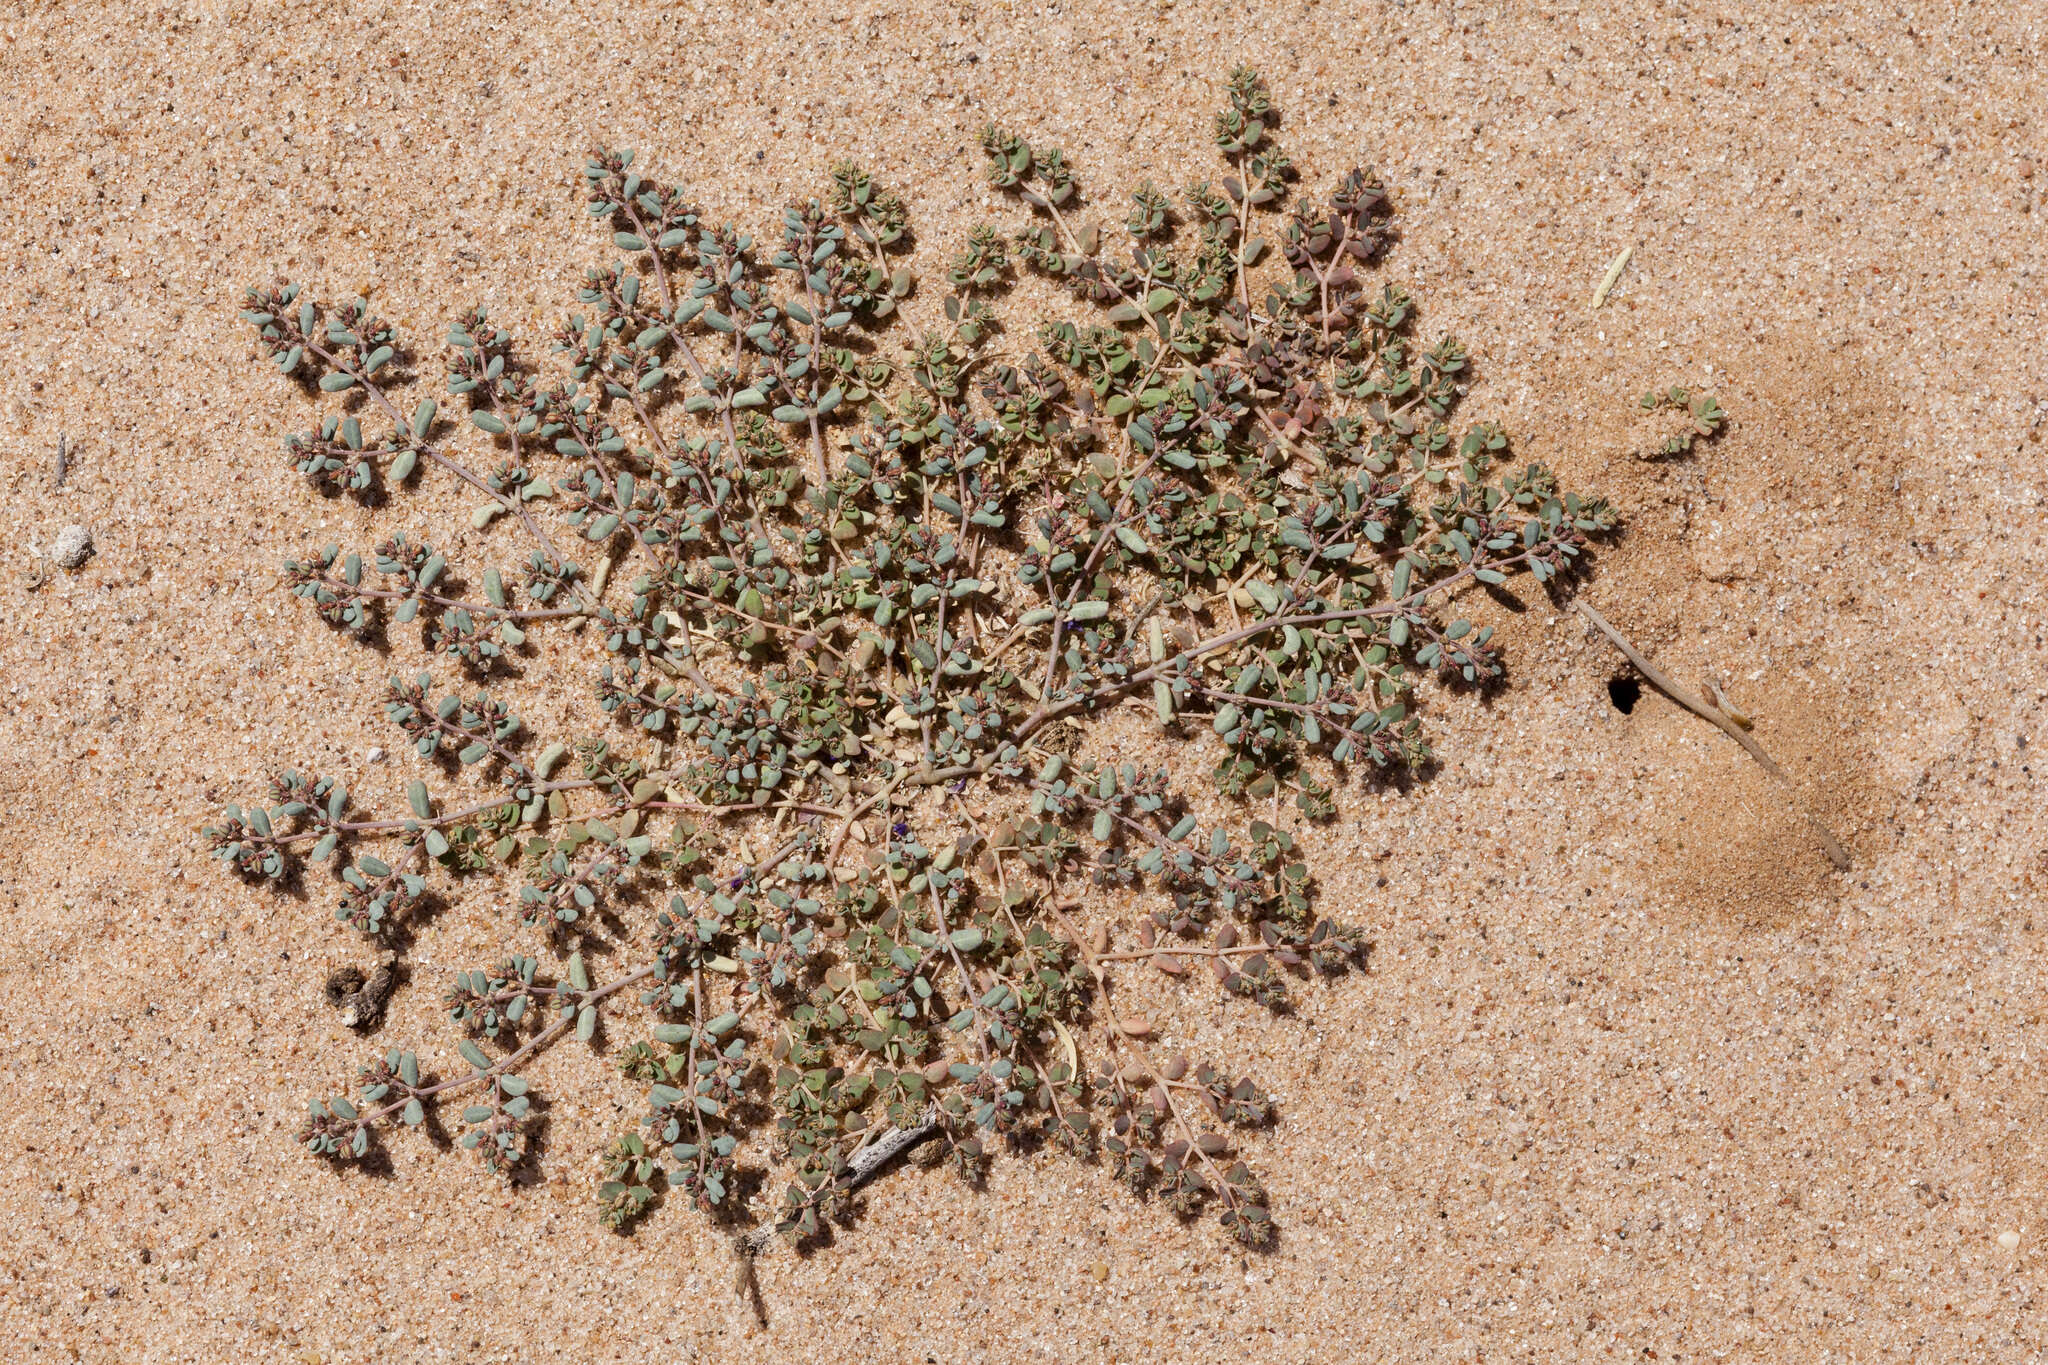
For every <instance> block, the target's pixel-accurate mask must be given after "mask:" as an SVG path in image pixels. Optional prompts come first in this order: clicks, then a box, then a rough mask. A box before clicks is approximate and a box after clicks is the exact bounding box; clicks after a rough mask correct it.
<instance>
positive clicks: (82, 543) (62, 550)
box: [50, 526, 92, 569]
mask: <svg viewBox="0 0 2048 1365" xmlns="http://www.w3.org/2000/svg"><path fill="white" fill-rule="evenodd" d="M50 558H51V559H54V560H56V561H57V567H58V568H60V569H75V568H78V567H79V566H80V565H82V564H84V563H85V561H86V560H88V559H91V558H92V532H90V531H88V530H86V529H85V528H84V527H83V526H67V527H65V528H64V529H63V530H61V531H59V532H58V533H57V543H56V544H55V545H53V546H51V547H50Z"/></svg>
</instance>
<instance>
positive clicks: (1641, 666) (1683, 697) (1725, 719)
mask: <svg viewBox="0 0 2048 1365" xmlns="http://www.w3.org/2000/svg"><path fill="white" fill-rule="evenodd" d="M1572 605H1573V606H1574V607H1576V608H1577V609H1578V612H1579V615H1581V616H1583V617H1585V618H1586V619H1587V620H1588V621H1591V622H1592V623H1593V624H1594V625H1595V626H1598V627H1599V628H1600V633H1601V634H1603V635H1605V636H1606V637H1607V638H1608V640H1609V641H1610V642H1611V643H1612V644H1613V645H1614V647H1615V648H1616V649H1618V650H1620V651H1621V652H1622V655H1623V656H1624V657H1625V658H1627V660H1628V661H1629V662H1630V663H1632V664H1634V665H1635V667H1636V671H1637V672H1638V673H1641V674H1642V675H1643V676H1644V677H1645V678H1647V679H1648V680H1649V682H1650V685H1651V686H1652V687H1654V688H1656V689H1657V690H1658V691H1659V692H1662V693H1663V694H1664V695H1665V696H1667V697H1669V698H1671V700H1673V701H1675V702H1677V703H1678V704H1679V705H1680V706H1683V707H1684V708H1685V709H1686V710H1688V711H1690V712H1692V713H1693V714H1694V715H1696V716H1698V717H1700V718H1701V719H1702V720H1707V721H1711V722H1713V724H1715V725H1716V726H1718V727H1719V728H1720V729H1721V731H1722V732H1723V733H1724V734H1726V735H1727V736H1728V737H1729V738H1731V739H1733V740H1734V741H1735V742H1736V743H1737V744H1740V745H1741V746H1742V747H1743V750H1744V751H1745V752H1747V753H1748V754H1749V756H1750V757H1751V758H1753V759H1755V760H1756V761H1757V764H1758V766H1760V767H1762V768H1763V770H1764V771H1765V772H1767V773H1769V774H1770V775H1771V776H1772V777H1774V778H1776V779H1777V780H1778V782H1779V784H1780V785H1782V786H1783V787H1784V788H1785V790H1786V793H1787V794H1788V795H1790V796H1791V797H1792V798H1793V802H1792V804H1793V808H1794V809H1795V810H1797V811H1798V812H1799V813H1800V814H1801V815H1803V816H1805V817H1806V823H1807V824H1809V825H1811V826H1812V827H1813V832H1814V834H1815V836H1816V837H1818V838H1819V839H1820V844H1821V847H1822V848H1823V849H1825V850H1827V855H1828V861H1829V862H1831V863H1833V864H1834V865H1835V869H1836V870H1837V871H1839V872H1847V871H1848V870H1849V850H1848V849H1846V848H1844V847H1842V842H1841V840H1839V839H1837V838H1835V836H1834V835H1833V834H1832V833H1831V832H1830V831H1829V830H1828V827H1827V826H1826V825H1824V824H1822V823H1821V821H1820V817H1819V816H1817V815H1815V814H1814V813H1813V812H1812V811H1810V810H1807V809H1806V808H1805V807H1804V806H1802V805H1800V804H1799V800H1798V793H1797V791H1796V790H1795V789H1794V788H1793V786H1792V779H1791V778H1790V777H1788V776H1786V774H1785V770H1784V769H1783V768H1781V767H1779V766H1778V764H1777V762H1776V760H1774V759H1773V758H1772V757H1771V756H1770V755H1769V754H1767V753H1765V752H1764V747H1763V745H1761V744H1759V743H1757V742H1756V740H1755V739H1754V738H1753V737H1752V736H1751V735H1750V733H1749V732H1748V731H1747V730H1745V729H1743V728H1742V726H1741V725H1739V724H1737V723H1736V721H1735V720H1733V719H1732V718H1731V717H1729V716H1728V714H1727V713H1726V712H1724V711H1722V710H1720V709H1719V708H1718V707H1715V706H1711V705H1709V704H1708V703H1706V702H1705V701H1702V700H1701V699H1700V698H1698V697H1695V696H1694V695H1692V693H1690V692H1688V691H1686V690H1685V689H1684V688H1682V687H1680V686H1679V685H1678V684H1677V682H1675V681H1674V680H1673V679H1672V677H1671V675H1670V674H1668V673H1666V672H1665V671H1664V670H1663V669H1661V668H1659V667H1657V665H1655V664H1653V663H1651V662H1650V661H1649V660H1648V659H1647V658H1645V657H1643V653H1642V651H1641V650H1639V649H1637V648H1636V647H1635V646H1634V645H1632V644H1630V643H1629V642H1628V640H1627V638H1626V637H1624V636H1623V635H1622V633H1621V632H1620V631H1618V630H1616V629H1615V628H1614V627H1613V626H1611V625H1609V624H1608V622H1607V618H1606V617H1604V616H1602V615H1601V614H1600V613H1599V612H1597V611H1595V610H1594V609H1593V608H1592V607H1590V606H1588V605H1586V603H1584V602H1581V601H1575V602H1573V603H1572Z"/></svg>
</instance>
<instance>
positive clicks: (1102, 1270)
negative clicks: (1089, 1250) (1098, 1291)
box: [1090, 1261, 1109, 1284]
mask: <svg viewBox="0 0 2048 1365" xmlns="http://www.w3.org/2000/svg"><path fill="white" fill-rule="evenodd" d="M1090 1273H1092V1274H1093V1275H1094V1276H1095V1283H1097V1284H1108V1283H1109V1262H1107V1261H1097V1262H1096V1263H1095V1268H1094V1270H1093V1271H1092V1272H1090Z"/></svg>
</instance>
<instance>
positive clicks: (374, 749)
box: [363, 745, 390, 763]
mask: <svg viewBox="0 0 2048 1365" xmlns="http://www.w3.org/2000/svg"><path fill="white" fill-rule="evenodd" d="M389 757H390V755H389V754H387V753H385V752H384V750H383V747H382V746H380V745H372V746H371V747H370V752H368V753H366V754H364V755H363V762H365V763H382V762H383V761H384V760H385V759H387V758H389Z"/></svg>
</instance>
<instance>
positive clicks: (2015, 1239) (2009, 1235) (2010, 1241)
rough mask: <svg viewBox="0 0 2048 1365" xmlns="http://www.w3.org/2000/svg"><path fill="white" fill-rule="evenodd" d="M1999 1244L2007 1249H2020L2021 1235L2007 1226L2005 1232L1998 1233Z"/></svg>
mask: <svg viewBox="0 0 2048 1365" xmlns="http://www.w3.org/2000/svg"><path fill="white" fill-rule="evenodd" d="M1998 1244H1999V1245H2000V1246H2002V1247H2004V1248H2005V1249H2006V1250H2007V1251H2018V1250H2019V1249H2020V1235H2019V1234H2018V1233H2017V1232H2014V1231H2013V1230H2012V1229H2011V1228H2007V1229H2006V1230H2005V1231H2004V1232H2001V1233H1999V1234H1998Z"/></svg>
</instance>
